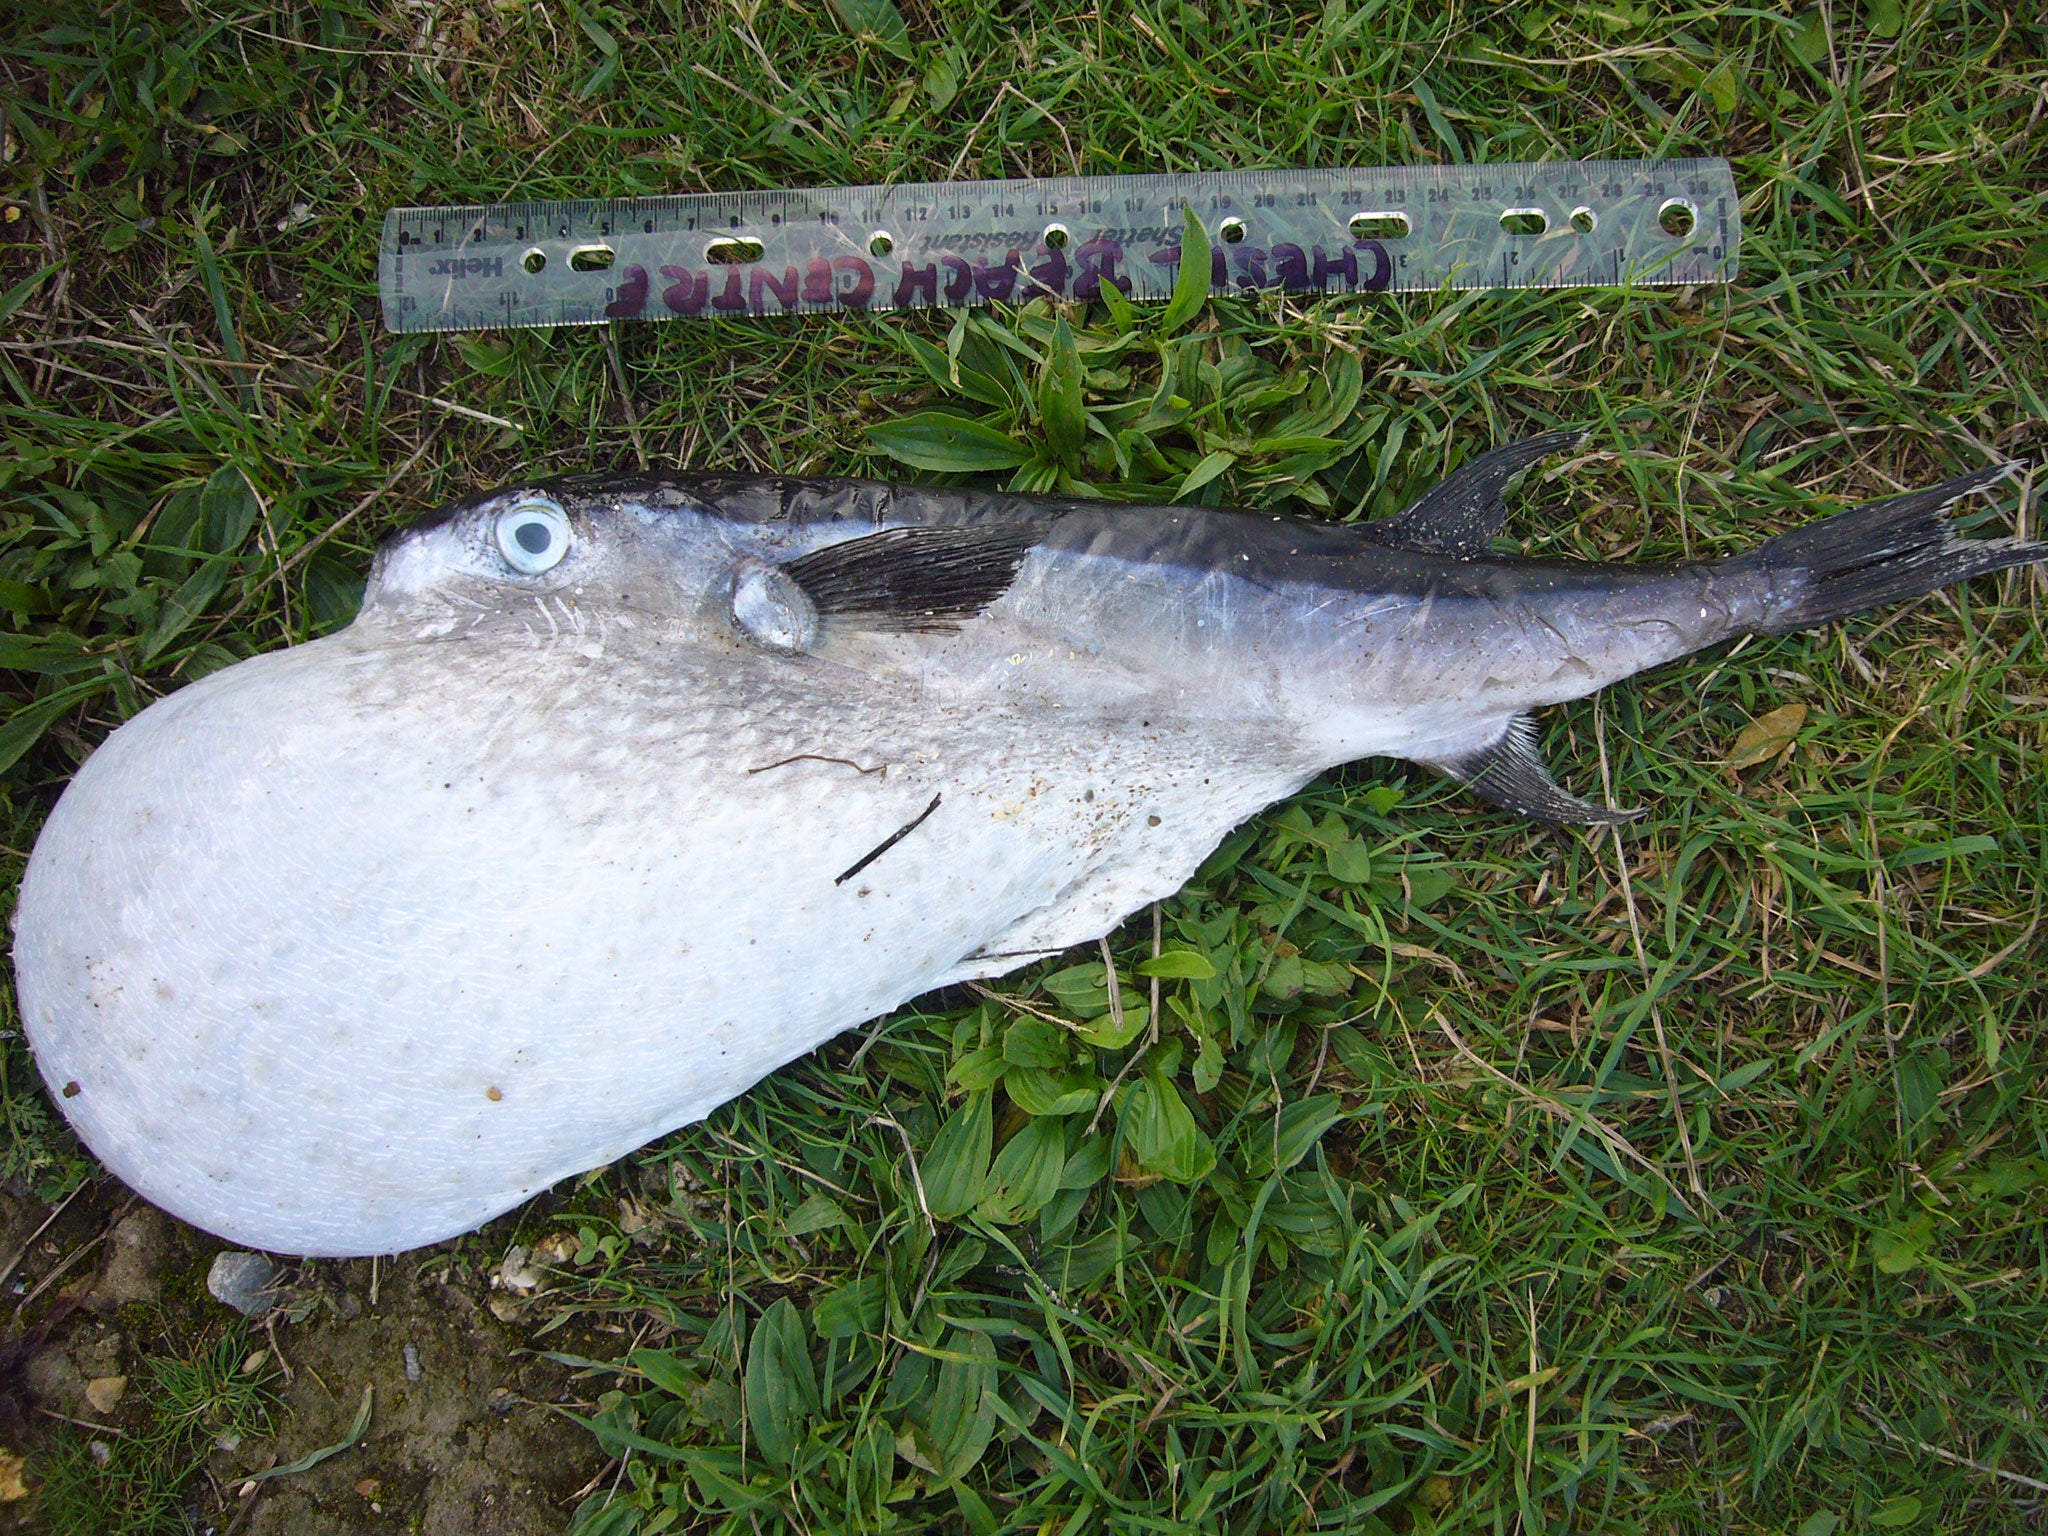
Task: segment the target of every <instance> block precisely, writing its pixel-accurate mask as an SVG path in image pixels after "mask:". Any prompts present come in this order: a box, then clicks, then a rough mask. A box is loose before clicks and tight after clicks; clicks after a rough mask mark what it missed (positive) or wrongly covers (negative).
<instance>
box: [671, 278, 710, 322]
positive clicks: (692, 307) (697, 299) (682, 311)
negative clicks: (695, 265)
mask: <svg viewBox="0 0 2048 1536" xmlns="http://www.w3.org/2000/svg"><path fill="white" fill-rule="evenodd" d="M661 275H662V276H663V277H672V278H674V279H675V281H674V282H673V283H671V284H670V285H669V286H668V287H666V288H664V289H662V291H661V302H662V303H664V304H666V305H667V306H668V307H669V308H670V309H672V310H674V311H675V312H676V313H677V314H679V315H698V314H702V313H703V312H704V297H705V294H706V293H707V292H708V291H709V289H710V286H711V284H710V282H709V280H707V279H706V278H705V276H704V274H703V273H702V272H692V271H690V270H689V268H687V267H663V268H662V269H661Z"/></svg>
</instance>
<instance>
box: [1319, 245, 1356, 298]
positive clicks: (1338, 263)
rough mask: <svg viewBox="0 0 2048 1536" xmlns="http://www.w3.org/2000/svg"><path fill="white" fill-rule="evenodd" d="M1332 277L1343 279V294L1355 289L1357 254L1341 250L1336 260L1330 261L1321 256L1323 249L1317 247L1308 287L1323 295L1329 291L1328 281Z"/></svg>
mask: <svg viewBox="0 0 2048 1536" xmlns="http://www.w3.org/2000/svg"><path fill="white" fill-rule="evenodd" d="M1333 277H1341V278H1343V279H1344V288H1343V292H1345V293H1349V292H1350V291H1351V290H1352V289H1353V288H1356V287H1357V286H1358V253H1357V252H1356V251H1353V250H1349V249H1346V250H1341V251H1339V252H1338V253H1337V258H1336V260H1334V261H1332V260H1331V259H1330V258H1329V257H1327V256H1325V255H1324V254H1323V248H1322V247H1321V246H1320V245H1319V246H1317V247H1316V265H1315V271H1314V273H1313V274H1312V275H1311V276H1310V278H1309V287H1311V288H1313V289H1315V290H1316V292H1318V293H1325V292H1327V291H1328V290H1329V287H1330V279H1331V278H1333Z"/></svg>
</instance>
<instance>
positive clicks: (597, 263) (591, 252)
mask: <svg viewBox="0 0 2048 1536" xmlns="http://www.w3.org/2000/svg"><path fill="white" fill-rule="evenodd" d="M612 254H613V253H612V248H611V247H610V246H608V245H579V246H577V247H576V249H575V250H573V251H571V252H570V253H569V270H570V271H571V272H602V271H604V269H605V268H607V267H609V266H610V265H611V264H612Z"/></svg>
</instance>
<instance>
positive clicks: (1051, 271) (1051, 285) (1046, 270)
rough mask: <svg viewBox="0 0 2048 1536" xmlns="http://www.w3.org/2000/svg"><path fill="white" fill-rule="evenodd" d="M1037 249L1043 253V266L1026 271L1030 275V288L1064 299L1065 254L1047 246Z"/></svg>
mask: <svg viewBox="0 0 2048 1536" xmlns="http://www.w3.org/2000/svg"><path fill="white" fill-rule="evenodd" d="M1039 249H1040V250H1041V251H1043V252H1045V258H1046V259H1045V264H1044V265H1043V266H1038V267H1030V268H1027V269H1026V270H1027V271H1028V272H1029V273H1030V274H1031V283H1032V286H1033V287H1035V288H1037V289H1038V290H1039V291H1040V292H1041V293H1047V294H1050V295H1051V296H1052V297H1054V298H1056V299H1064V298H1065V297H1066V296H1067V253H1066V252H1065V251H1056V250H1054V249H1052V247H1050V246H1047V245H1041V246H1039Z"/></svg>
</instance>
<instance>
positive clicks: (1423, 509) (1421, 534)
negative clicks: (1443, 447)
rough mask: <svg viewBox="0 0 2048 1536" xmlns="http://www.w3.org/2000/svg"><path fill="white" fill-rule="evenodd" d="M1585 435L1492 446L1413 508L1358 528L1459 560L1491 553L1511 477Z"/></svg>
mask: <svg viewBox="0 0 2048 1536" xmlns="http://www.w3.org/2000/svg"><path fill="white" fill-rule="evenodd" d="M1585 437H1586V434H1585V433H1583V432H1577V431H1573V432H1545V433H1544V434H1543V435H1542V436H1540V437H1528V438H1524V439H1522V441H1520V442H1518V443H1508V444H1506V445H1505V446H1503V447H1500V448H1494V449H1491V450H1489V451H1488V452H1486V453H1482V454H1480V455H1479V457H1478V458H1476V459H1471V460H1468V461H1467V462H1466V463H1464V464H1461V465H1459V466H1458V467H1457V468H1456V469H1455V470H1453V471H1452V472H1451V473H1450V475H1449V476H1448V477H1447V478H1446V479H1445V480H1444V481H1443V483H1442V484H1440V485H1438V486H1436V487H1434V488H1433V489H1432V490H1430V491H1428V492H1426V493H1425V494H1424V495H1423V496H1422V497H1421V498H1420V499H1419V500H1417V501H1416V503H1415V505H1413V506H1412V507H1410V508H1408V510H1407V511H1405V512H1397V513H1396V514H1394V516H1392V517H1389V518H1386V519H1384V520H1383V521H1380V522H1376V523H1362V524H1360V525H1359V530H1358V531H1359V532H1360V533H1361V534H1363V535H1364V536H1365V537H1367V538H1369V539H1371V540H1373V541H1374V542H1375V543H1378V544H1391V545H1394V546H1396V547H1398V548H1401V549H1417V550H1421V551H1422V552H1424V553H1425V554H1432V555H1449V556H1451V557H1452V558H1453V559H1458V560H1476V559H1479V558H1481V557H1482V556H1485V555H1490V554H1492V553H1493V540H1494V536H1495V535H1496V534H1498V533H1499V532H1500V525H1501V524H1502V523H1503V522H1505V521H1506V520H1507V515H1508V510H1507V504H1506V503H1505V502H1504V501H1503V500H1502V499H1501V492H1503V491H1504V490H1506V489H1507V483H1508V481H1510V480H1512V479H1513V478H1514V477H1515V476H1516V475H1518V474H1520V473H1521V472H1522V471H1523V470H1525V469H1527V468H1528V467H1529V466H1530V465H1532V464H1534V463H1536V462H1537V461H1538V460H1540V459H1547V458H1549V457H1550V456H1551V455H1552V454H1553V453H1562V452H1564V451H1565V450H1566V449H1567V448H1575V447H1577V446H1578V445H1579V444H1580V443H1581V442H1583V441H1585Z"/></svg>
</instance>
